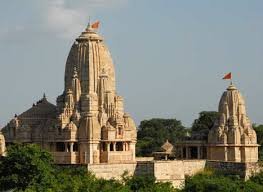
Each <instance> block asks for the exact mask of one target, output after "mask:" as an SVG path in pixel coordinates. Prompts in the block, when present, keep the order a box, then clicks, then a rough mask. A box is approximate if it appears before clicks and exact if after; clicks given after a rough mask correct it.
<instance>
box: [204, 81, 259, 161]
mask: <svg viewBox="0 0 263 192" xmlns="http://www.w3.org/2000/svg"><path fill="white" fill-rule="evenodd" d="M218 111H219V113H220V118H219V119H218V120H217V121H216V122H215V124H214V127H213V128H212V129H211V130H210V132H209V135H208V144H209V147H208V159H210V160H224V161H234V162H257V161H258V145H257V136H256V132H255V131H254V129H253V128H252V125H251V122H250V120H249V118H248V116H247V113H246V106H245V101H244V99H243V97H242V95H241V94H240V92H239V91H238V89H237V88H236V87H235V86H234V85H233V84H231V85H230V86H229V87H228V88H227V90H226V91H225V92H224V93H223V95H222V97H221V100H220V103H219V109H218Z"/></svg>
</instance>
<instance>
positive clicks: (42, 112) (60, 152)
mask: <svg viewBox="0 0 263 192" xmlns="http://www.w3.org/2000/svg"><path fill="white" fill-rule="evenodd" d="M98 27H99V22H95V23H93V24H90V23H89V24H88V27H87V28H86V29H85V31H83V32H82V33H81V34H80V36H79V37H77V38H76V40H75V42H74V43H73V45H72V47H71V49H70V52H69V55H68V58H67V61H66V69H65V79H64V80H65V86H64V91H63V93H62V94H61V95H60V96H59V97H58V98H57V105H56V106H54V105H52V104H50V103H48V102H45V103H42V104H38V105H37V106H34V107H32V109H30V110H29V112H30V113H29V112H27V113H26V114H27V115H26V116H25V115H22V116H18V117H16V118H15V119H14V120H12V121H11V122H10V123H9V124H8V125H7V126H6V127H5V128H4V131H3V133H4V134H5V137H6V138H7V143H12V142H15V141H16V140H18V139H19V141H20V142H32V143H34V142H37V143H38V144H40V145H41V146H42V147H43V148H45V149H48V150H49V151H51V152H52V154H53V155H54V159H55V161H56V163H59V164H97V163H125V162H135V144H136V138H137V135H136V134H137V131H136V126H135V123H134V121H133V120H132V118H131V117H130V116H129V115H128V114H127V113H125V112H124V104H123V98H122V97H121V96H118V95H117V94H116V86H115V70H114V65H113V62H112V58H111V55H110V52H109V50H108V48H107V46H106V45H105V43H104V41H103V38H102V37H101V36H100V35H99V34H98V33H97V29H98ZM31 111H33V112H32V113H31ZM38 114H39V116H38ZM24 116H25V117H26V118H24ZM14 122H15V123H14Z"/></svg>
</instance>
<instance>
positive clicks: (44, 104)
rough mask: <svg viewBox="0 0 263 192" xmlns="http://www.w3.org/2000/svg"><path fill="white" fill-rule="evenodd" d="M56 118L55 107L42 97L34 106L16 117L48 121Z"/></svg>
mask: <svg viewBox="0 0 263 192" xmlns="http://www.w3.org/2000/svg"><path fill="white" fill-rule="evenodd" d="M55 117H56V106H55V105H53V104H52V103H50V102H48V101H47V99H46V97H45V96H44V97H43V98H42V99H41V100H39V101H38V102H37V103H36V104H33V106H32V107H31V108H30V109H28V110H27V111H25V112H23V113H22V114H21V115H19V116H18V118H19V119H25V120H27V119H34V118H36V119H48V118H55Z"/></svg>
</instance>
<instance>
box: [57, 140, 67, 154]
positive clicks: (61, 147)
mask: <svg viewBox="0 0 263 192" xmlns="http://www.w3.org/2000/svg"><path fill="white" fill-rule="evenodd" d="M56 151H58V152H64V151H65V144H64V143H62V142H58V143H56Z"/></svg>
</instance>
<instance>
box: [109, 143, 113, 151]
mask: <svg viewBox="0 0 263 192" xmlns="http://www.w3.org/2000/svg"><path fill="white" fill-rule="evenodd" d="M110 151H113V143H111V144H110Z"/></svg>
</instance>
